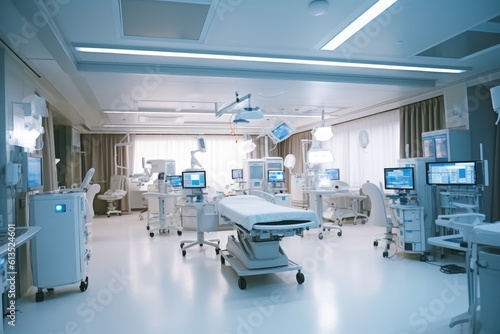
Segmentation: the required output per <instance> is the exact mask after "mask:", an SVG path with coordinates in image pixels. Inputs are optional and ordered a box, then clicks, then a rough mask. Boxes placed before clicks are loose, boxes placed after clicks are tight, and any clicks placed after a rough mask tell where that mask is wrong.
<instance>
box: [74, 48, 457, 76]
mask: <svg viewBox="0 0 500 334" xmlns="http://www.w3.org/2000/svg"><path fill="white" fill-rule="evenodd" d="M75 49H76V50H77V51H80V52H87V53H107V54H120V55H131V56H154V57H177V58H195V59H215V60H236V61H253V62H262V63H280V64H295V65H316V66H332V67H353V68H370V69H380V70H395V71H418V72H433V73H450V74H456V73H463V72H465V71H466V70H464V69H453V68H437V67H420V66H404V65H387V64H370V63H349V62H340V61H327V60H309V59H293V58H272V57H253V56H235V55H222V54H208V53H189V52H172V51H152V50H133V49H111V48H98V47H83V46H78V47H76V48H75Z"/></svg>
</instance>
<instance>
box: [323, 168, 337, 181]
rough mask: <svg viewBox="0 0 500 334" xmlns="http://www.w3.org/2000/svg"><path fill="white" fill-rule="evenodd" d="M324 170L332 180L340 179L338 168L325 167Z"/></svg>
mask: <svg viewBox="0 0 500 334" xmlns="http://www.w3.org/2000/svg"><path fill="white" fill-rule="evenodd" d="M325 172H326V173H327V174H328V177H329V178H330V180H332V181H338V180H340V170H339V169H338V168H327V169H325Z"/></svg>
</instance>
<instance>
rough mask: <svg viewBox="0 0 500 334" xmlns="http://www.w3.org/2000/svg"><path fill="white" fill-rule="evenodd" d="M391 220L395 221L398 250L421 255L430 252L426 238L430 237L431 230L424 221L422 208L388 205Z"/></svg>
mask: <svg viewBox="0 0 500 334" xmlns="http://www.w3.org/2000/svg"><path fill="white" fill-rule="evenodd" d="M390 208H391V210H392V212H393V218H394V219H396V222H395V223H397V226H398V234H397V237H396V244H397V246H398V248H399V249H400V250H402V251H404V252H408V253H422V254H424V253H425V252H428V251H430V250H431V246H430V245H429V243H428V242H427V238H429V237H431V236H432V235H431V233H432V232H431V231H432V230H431V228H430V226H427V225H428V224H426V223H425V220H424V208H423V207H421V206H414V205H390Z"/></svg>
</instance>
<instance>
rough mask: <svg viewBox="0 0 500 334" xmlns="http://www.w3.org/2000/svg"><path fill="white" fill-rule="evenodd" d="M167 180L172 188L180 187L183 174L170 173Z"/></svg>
mask: <svg viewBox="0 0 500 334" xmlns="http://www.w3.org/2000/svg"><path fill="white" fill-rule="evenodd" d="M167 182H168V183H170V186H171V187H172V188H180V187H181V186H182V175H168V176H167Z"/></svg>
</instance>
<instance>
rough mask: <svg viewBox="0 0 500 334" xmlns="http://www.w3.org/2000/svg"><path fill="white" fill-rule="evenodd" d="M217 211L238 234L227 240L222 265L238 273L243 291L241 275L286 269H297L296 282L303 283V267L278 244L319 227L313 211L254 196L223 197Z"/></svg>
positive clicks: (242, 277)
mask: <svg viewBox="0 0 500 334" xmlns="http://www.w3.org/2000/svg"><path fill="white" fill-rule="evenodd" d="M218 211H219V214H220V215H221V216H224V217H226V218H228V219H230V220H231V221H232V222H233V224H234V226H235V228H236V231H237V238H236V237H235V236H233V235H232V236H229V237H228V242H227V247H226V249H225V250H222V252H221V255H222V256H221V262H222V264H224V263H225V261H227V262H228V263H229V264H230V265H231V266H232V267H233V269H234V270H235V271H236V272H237V274H238V275H239V280H238V286H239V288H240V289H242V290H243V289H245V288H246V280H245V278H244V276H251V275H261V274H267V273H275V272H282V271H289V270H298V273H297V275H296V279H297V282H298V283H299V284H302V283H303V282H304V274H303V273H301V272H300V270H301V269H302V267H301V266H299V265H298V264H296V263H295V262H293V261H291V260H289V259H288V256H287V255H286V254H285V252H284V251H283V249H282V248H281V247H280V244H279V242H280V240H281V239H282V238H284V237H289V236H294V235H298V236H302V235H303V232H304V229H309V228H315V227H318V224H319V220H318V216H317V215H316V213H315V212H312V211H305V210H302V209H295V208H291V207H285V206H281V205H276V204H273V203H270V202H268V201H266V200H265V199H263V198H261V197H258V196H254V195H240V196H231V197H226V198H223V199H222V200H220V201H219V203H218Z"/></svg>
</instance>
